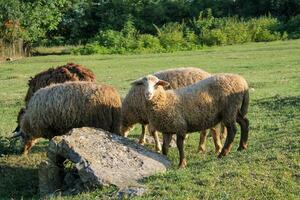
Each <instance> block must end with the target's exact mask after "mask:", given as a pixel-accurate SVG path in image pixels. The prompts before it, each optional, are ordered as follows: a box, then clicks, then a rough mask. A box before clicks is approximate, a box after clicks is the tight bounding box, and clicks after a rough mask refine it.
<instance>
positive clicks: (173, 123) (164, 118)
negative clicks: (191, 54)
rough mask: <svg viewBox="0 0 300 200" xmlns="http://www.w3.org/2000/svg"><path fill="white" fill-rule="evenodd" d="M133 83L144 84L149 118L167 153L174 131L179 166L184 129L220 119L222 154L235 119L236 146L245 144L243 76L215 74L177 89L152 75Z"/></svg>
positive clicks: (229, 144)
mask: <svg viewBox="0 0 300 200" xmlns="http://www.w3.org/2000/svg"><path fill="white" fill-rule="evenodd" d="M133 84H134V85H143V86H144V88H145V93H144V95H145V98H146V100H147V101H146V107H147V111H148V119H149V122H150V124H151V125H152V126H154V127H155V129H156V130H158V131H160V132H162V133H163V149H162V151H163V154H165V155H167V153H168V148H169V144H170V141H171V138H172V134H176V135H177V141H176V143H177V147H178V150H179V155H180V162H179V167H185V166H186V160H185V156H184V138H185V135H186V133H191V132H195V131H198V130H205V129H208V128H210V127H213V126H215V125H216V124H218V123H220V122H221V123H223V124H224V125H225V126H226V128H227V137H226V141H225V144H224V147H223V149H222V151H221V153H220V154H219V158H221V157H223V156H226V155H227V154H228V153H229V151H230V149H231V147H232V142H233V140H234V136H235V133H236V124H235V123H236V122H237V123H239V125H240V126H241V139H240V145H239V148H238V150H242V149H246V148H247V140H248V132H249V121H248V119H247V118H246V114H247V110H248V105H249V91H248V84H247V82H246V80H245V79H244V78H243V77H241V76H238V75H233V74H218V75H214V76H211V77H209V78H207V79H204V80H202V81H199V82H197V83H195V84H193V85H190V86H187V87H185V88H180V89H177V90H165V89H164V87H168V86H169V83H168V82H166V81H163V80H160V79H158V78H157V77H156V76H153V75H148V76H146V77H144V78H141V79H139V80H136V81H135V82H134V83H133Z"/></svg>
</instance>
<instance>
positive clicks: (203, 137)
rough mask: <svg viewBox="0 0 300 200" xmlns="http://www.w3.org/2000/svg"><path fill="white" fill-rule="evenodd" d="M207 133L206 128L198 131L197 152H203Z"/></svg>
mask: <svg viewBox="0 0 300 200" xmlns="http://www.w3.org/2000/svg"><path fill="white" fill-rule="evenodd" d="M207 133H208V132H207V131H206V130H203V131H201V132H200V140H199V146H198V152H199V153H205V145H206V138H207Z"/></svg>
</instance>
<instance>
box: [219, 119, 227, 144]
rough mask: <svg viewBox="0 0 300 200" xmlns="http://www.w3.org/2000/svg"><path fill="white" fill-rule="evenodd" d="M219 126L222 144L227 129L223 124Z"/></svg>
mask: <svg viewBox="0 0 300 200" xmlns="http://www.w3.org/2000/svg"><path fill="white" fill-rule="evenodd" d="M220 126H221V133H220V138H221V142H222V141H223V140H224V139H225V138H226V137H227V129H226V127H225V125H224V124H223V123H220Z"/></svg>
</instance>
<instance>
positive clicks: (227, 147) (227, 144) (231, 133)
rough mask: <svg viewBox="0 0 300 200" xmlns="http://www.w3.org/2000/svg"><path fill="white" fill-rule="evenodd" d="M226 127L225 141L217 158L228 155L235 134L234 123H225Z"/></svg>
mask: <svg viewBox="0 0 300 200" xmlns="http://www.w3.org/2000/svg"><path fill="white" fill-rule="evenodd" d="M226 128H227V137H226V141H225V144H224V146H223V149H222V151H221V153H220V154H219V156H218V158H222V157H224V156H226V155H228V153H229V152H230V150H231V148H232V142H233V140H234V137H235V134H236V130H237V129H236V125H235V123H231V124H229V125H226Z"/></svg>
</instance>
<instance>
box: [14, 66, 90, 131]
mask: <svg viewBox="0 0 300 200" xmlns="http://www.w3.org/2000/svg"><path fill="white" fill-rule="evenodd" d="M66 81H90V82H95V81H96V76H95V74H94V73H93V72H92V71H91V70H89V69H87V68H85V67H84V66H82V65H79V64H74V63H67V64H66V65H63V66H59V67H56V68H49V69H48V70H45V71H42V72H40V73H38V74H36V75H35V76H34V77H31V79H30V80H29V81H28V90H27V93H26V96H25V107H27V104H28V102H29V100H30V99H31V97H32V96H33V94H34V93H35V92H36V91H37V90H38V89H40V88H43V87H46V86H48V85H50V84H53V83H64V82H66ZM24 111H25V108H21V109H20V111H19V113H18V117H17V124H18V126H17V128H16V129H15V131H14V132H17V131H19V130H20V119H21V117H22V114H23V113H24Z"/></svg>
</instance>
